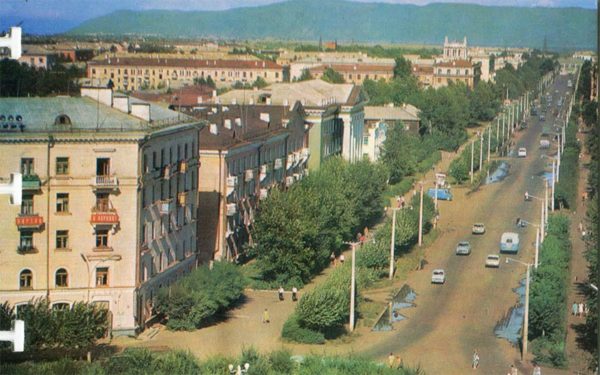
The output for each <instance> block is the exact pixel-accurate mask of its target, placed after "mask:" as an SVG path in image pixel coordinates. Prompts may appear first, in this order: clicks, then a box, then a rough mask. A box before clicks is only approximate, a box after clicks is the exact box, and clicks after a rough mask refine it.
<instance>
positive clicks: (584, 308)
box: [583, 303, 590, 316]
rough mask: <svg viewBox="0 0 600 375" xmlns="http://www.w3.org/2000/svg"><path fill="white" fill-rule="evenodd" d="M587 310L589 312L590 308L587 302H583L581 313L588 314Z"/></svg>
mask: <svg viewBox="0 0 600 375" xmlns="http://www.w3.org/2000/svg"><path fill="white" fill-rule="evenodd" d="M589 312H590V308H589V307H588V305H587V303H584V304H583V315H584V316H588V313H589Z"/></svg>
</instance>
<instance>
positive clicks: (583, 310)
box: [571, 302, 590, 316]
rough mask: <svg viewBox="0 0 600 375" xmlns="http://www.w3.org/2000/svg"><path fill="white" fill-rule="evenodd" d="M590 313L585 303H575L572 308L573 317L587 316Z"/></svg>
mask: <svg viewBox="0 0 600 375" xmlns="http://www.w3.org/2000/svg"><path fill="white" fill-rule="evenodd" d="M589 312H590V308H589V307H588V305H587V304H585V303H583V302H579V303H577V302H573V305H572V306H571V315H574V316H587V314H588V313H589Z"/></svg>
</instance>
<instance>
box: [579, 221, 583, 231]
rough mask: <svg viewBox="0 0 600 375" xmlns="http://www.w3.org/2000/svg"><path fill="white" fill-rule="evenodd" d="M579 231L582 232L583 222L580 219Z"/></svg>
mask: <svg viewBox="0 0 600 375" xmlns="http://www.w3.org/2000/svg"><path fill="white" fill-rule="evenodd" d="M579 231H580V232H583V223H582V222H581V221H580V222H579Z"/></svg>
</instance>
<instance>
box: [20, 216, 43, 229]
mask: <svg viewBox="0 0 600 375" xmlns="http://www.w3.org/2000/svg"><path fill="white" fill-rule="evenodd" d="M16 223H17V226H19V227H39V226H41V225H44V218H43V217H41V216H39V215H28V216H17V218H16Z"/></svg>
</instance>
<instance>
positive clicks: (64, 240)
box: [19, 228, 110, 251]
mask: <svg viewBox="0 0 600 375" xmlns="http://www.w3.org/2000/svg"><path fill="white" fill-rule="evenodd" d="M20 233H21V234H20V238H19V248H20V250H21V251H32V250H34V249H35V244H34V242H33V232H30V231H21V232H20ZM94 236H95V244H96V249H108V248H110V246H109V243H110V242H109V236H110V232H109V229H100V228H97V229H96V230H95V231H94ZM56 249H57V250H68V249H69V231H68V230H57V231H56Z"/></svg>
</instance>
